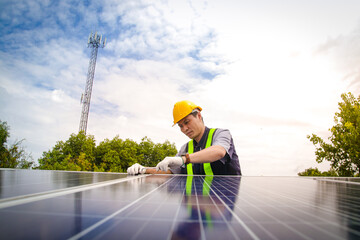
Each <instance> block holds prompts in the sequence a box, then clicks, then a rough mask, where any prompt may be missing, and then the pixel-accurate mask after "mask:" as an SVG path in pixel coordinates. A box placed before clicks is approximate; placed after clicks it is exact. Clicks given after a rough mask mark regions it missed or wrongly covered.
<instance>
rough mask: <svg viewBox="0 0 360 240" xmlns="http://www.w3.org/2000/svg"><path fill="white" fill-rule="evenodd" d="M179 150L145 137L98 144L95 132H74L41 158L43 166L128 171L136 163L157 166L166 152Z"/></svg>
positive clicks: (172, 145)
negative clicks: (91, 134) (86, 133)
mask: <svg viewBox="0 0 360 240" xmlns="http://www.w3.org/2000/svg"><path fill="white" fill-rule="evenodd" d="M176 152H177V150H176V147H175V144H170V143H169V142H168V141H165V143H163V144H155V143H153V142H152V141H151V140H150V139H149V138H147V137H145V138H143V139H142V140H141V142H140V143H139V144H138V143H136V142H135V141H133V140H130V139H126V140H122V139H120V138H119V136H116V137H115V138H113V139H112V140H109V139H105V140H104V141H102V142H100V143H99V145H98V146H95V140H94V137H93V136H86V135H84V133H83V132H80V133H79V134H77V135H75V134H72V135H71V136H70V138H69V140H67V141H66V142H62V141H59V142H57V144H56V145H55V146H54V148H53V149H52V150H49V151H47V152H44V153H43V156H42V158H40V159H39V164H40V166H39V168H40V169H49V170H74V171H95V172H126V170H127V168H128V167H130V166H131V165H133V164H134V163H139V164H142V165H145V166H155V165H156V164H157V163H158V162H159V161H160V160H162V159H163V158H165V157H166V156H173V155H175V154H176Z"/></svg>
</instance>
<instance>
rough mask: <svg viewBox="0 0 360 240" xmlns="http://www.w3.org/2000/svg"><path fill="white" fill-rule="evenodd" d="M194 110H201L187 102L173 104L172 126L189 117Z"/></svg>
mask: <svg viewBox="0 0 360 240" xmlns="http://www.w3.org/2000/svg"><path fill="white" fill-rule="evenodd" d="M196 108H198V109H199V110H200V111H201V110H202V108H201V107H199V106H198V105H196V104H195V103H193V102H190V101H187V100H183V101H180V102H177V103H175V105H174V109H173V116H174V125H175V124H176V123H178V122H179V121H180V120H181V119H183V118H184V117H186V116H187V115H189V114H190V113H191V112H192V111H193V110H194V109H196Z"/></svg>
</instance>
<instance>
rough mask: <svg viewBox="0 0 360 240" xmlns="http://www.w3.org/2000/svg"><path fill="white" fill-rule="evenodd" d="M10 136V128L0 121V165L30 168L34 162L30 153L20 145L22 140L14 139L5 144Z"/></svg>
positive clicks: (3, 166)
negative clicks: (8, 144) (12, 141)
mask: <svg viewBox="0 0 360 240" xmlns="http://www.w3.org/2000/svg"><path fill="white" fill-rule="evenodd" d="M9 137H10V128H9V126H8V125H7V123H6V122H2V121H0V167H2V168H23V169H27V168H31V166H32V165H33V164H34V162H33V161H32V157H31V155H30V154H27V153H26V152H25V150H24V148H23V147H22V146H21V143H22V142H23V140H20V141H16V142H15V143H14V144H12V145H11V146H7V144H6V142H7V139H8V138H9Z"/></svg>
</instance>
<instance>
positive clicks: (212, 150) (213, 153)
mask: <svg viewBox="0 0 360 240" xmlns="http://www.w3.org/2000/svg"><path fill="white" fill-rule="evenodd" d="M225 155H226V150H225V148H223V147H222V146H219V145H214V146H211V147H208V148H205V149H203V150H201V151H198V152H194V153H192V154H189V157H190V163H208V162H215V161H217V160H219V159H221V158H223V157H225Z"/></svg>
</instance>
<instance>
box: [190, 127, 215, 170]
mask: <svg viewBox="0 0 360 240" xmlns="http://www.w3.org/2000/svg"><path fill="white" fill-rule="evenodd" d="M215 130H216V129H215V128H212V129H210V131H209V134H208V137H207V140H206V145H205V148H208V147H210V146H211V143H212V138H213V135H214V132H215ZM188 153H189V154H191V153H194V140H190V141H189V143H188ZM203 166H204V172H205V175H214V173H213V171H212V169H211V164H210V163H204V164H203ZM186 172H187V175H194V172H193V166H192V164H191V163H189V164H187V165H186Z"/></svg>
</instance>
